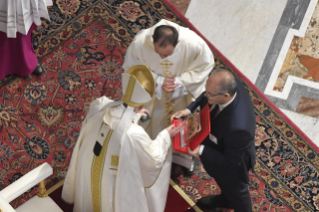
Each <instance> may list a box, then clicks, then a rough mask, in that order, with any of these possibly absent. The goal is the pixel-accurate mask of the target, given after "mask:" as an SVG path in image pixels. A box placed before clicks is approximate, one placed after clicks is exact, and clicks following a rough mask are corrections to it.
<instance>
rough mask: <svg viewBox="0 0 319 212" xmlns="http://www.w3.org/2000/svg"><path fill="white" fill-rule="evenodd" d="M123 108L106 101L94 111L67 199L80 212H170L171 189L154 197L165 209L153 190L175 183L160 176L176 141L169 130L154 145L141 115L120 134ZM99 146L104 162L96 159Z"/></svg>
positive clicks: (82, 139)
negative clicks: (167, 204) (151, 193)
mask: <svg viewBox="0 0 319 212" xmlns="http://www.w3.org/2000/svg"><path fill="white" fill-rule="evenodd" d="M122 103H123V102H122V101H119V102H113V101H112V100H110V99H108V98H106V97H101V98H99V99H97V100H95V101H94V102H92V103H91V105H90V110H89V112H88V114H87V117H86V119H85V121H84V122H83V125H82V128H81V132H80V135H79V138H78V140H77V143H76V145H75V147H74V150H73V154H72V158H71V162H70V166H69V170H68V173H67V176H66V178H65V183H64V186H63V191H62V199H63V200H65V201H66V202H69V203H74V210H73V211H74V212H163V211H164V207H165V202H166V196H167V190H168V187H165V186H162V188H159V189H158V190H157V192H156V194H154V195H156V198H158V199H157V200H158V201H159V202H162V203H163V202H164V205H163V206H159V205H158V204H157V202H153V201H154V199H153V198H152V197H150V196H149V195H148V193H147V190H148V189H150V188H152V186H153V185H154V184H155V183H160V184H162V185H168V181H169V177H168V178H167V179H159V178H158V176H159V173H161V171H163V170H162V169H163V165H164V162H165V161H167V156H168V152H169V149H170V146H171V138H170V136H169V133H168V131H167V130H166V129H164V130H163V131H161V132H160V133H159V135H158V136H157V137H156V139H154V140H152V139H151V138H150V137H149V136H148V134H147V133H146V132H145V130H144V129H143V128H142V127H141V126H139V125H138V121H139V119H140V116H139V115H138V114H136V113H133V114H132V117H131V119H130V120H128V121H130V122H132V124H131V125H130V127H129V128H128V129H127V131H126V132H125V133H123V134H116V133H115V132H116V128H117V127H118V126H117V125H118V124H119V122H120V121H121V117H122V115H123V113H124V111H125V107H124V106H123V104H122ZM109 105H110V106H109ZM121 140H122V143H120V141H121ZM97 141H98V142H99V143H102V144H103V145H102V148H101V150H100V153H99V155H98V156H97V155H96V154H95V153H94V148H95V146H96V143H97Z"/></svg>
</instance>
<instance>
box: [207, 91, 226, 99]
mask: <svg viewBox="0 0 319 212" xmlns="http://www.w3.org/2000/svg"><path fill="white" fill-rule="evenodd" d="M220 95H223V93H219V94H213V95H211V94H209V93H207V91H206V96H207V97H208V98H209V99H211V98H213V97H214V96H220Z"/></svg>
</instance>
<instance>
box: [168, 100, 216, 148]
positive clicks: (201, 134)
mask: <svg viewBox="0 0 319 212" xmlns="http://www.w3.org/2000/svg"><path fill="white" fill-rule="evenodd" d="M181 123H185V127H184V128H183V129H182V130H181V132H180V133H178V134H177V135H176V136H175V137H174V150H175V151H177V152H181V153H185V154H188V151H187V148H188V147H189V148H190V149H191V150H194V149H195V148H196V147H197V146H198V145H200V144H201V143H202V142H203V140H204V139H205V138H206V137H207V136H208V134H209V133H210V114H209V106H208V104H207V105H206V106H205V107H204V108H203V109H202V110H201V111H200V112H199V113H198V114H192V115H191V116H190V117H189V118H187V119H186V120H185V121H180V120H176V119H174V120H173V124H174V126H175V127H177V126H178V125H180V124H181ZM197 123H200V124H197ZM194 126H195V129H194Z"/></svg>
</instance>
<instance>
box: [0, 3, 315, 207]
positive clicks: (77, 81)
mask: <svg viewBox="0 0 319 212" xmlns="http://www.w3.org/2000/svg"><path fill="white" fill-rule="evenodd" d="M49 12H50V18H51V22H48V21H45V20H43V21H42V25H41V26H40V27H38V28H37V31H35V33H34V36H35V38H37V39H38V41H39V43H40V45H39V48H38V49H37V55H38V58H39V62H40V63H41V65H42V67H43V69H44V70H45V74H43V75H42V76H40V77H34V76H30V77H27V78H19V77H13V76H10V77H7V78H5V79H4V80H2V81H0V86H1V91H0V92H1V97H0V103H1V104H0V136H1V137H0V139H1V140H0V146H1V148H0V151H1V153H0V162H1V164H0V187H1V188H3V187H5V186H7V185H8V184H10V183H12V182H14V181H15V180H17V179H19V178H20V177H21V176H23V175H24V174H25V173H27V172H28V171H30V170H32V169H33V168H34V167H37V166H38V165H39V164H41V163H44V162H48V163H49V164H51V165H52V166H53V168H54V174H53V176H52V177H50V178H49V179H48V180H47V187H51V186H53V185H55V184H56V183H57V182H59V181H61V180H62V179H64V177H65V174H66V172H67V168H68V164H69V161H70V158H71V154H72V148H73V146H74V144H75V142H76V139H77V137H78V134H79V131H80V128H81V122H82V121H83V119H84V118H85V114H86V111H87V110H88V106H89V103H90V102H91V101H92V100H93V99H95V98H97V97H100V96H102V95H105V96H108V97H111V98H113V99H120V98H121V86H120V82H121V73H122V71H123V70H122V68H121V64H122V63H123V59H124V55H125V53H126V52H125V51H126V48H127V46H128V45H129V43H130V42H131V41H132V39H133V37H134V35H135V34H136V33H137V32H138V31H139V30H141V29H144V28H148V27H150V26H152V25H154V24H155V23H157V22H158V21H159V20H160V19H162V18H165V19H168V20H170V21H173V22H176V23H178V24H180V25H182V26H188V27H190V28H191V29H192V30H194V31H196V29H195V28H194V27H193V26H192V25H191V24H190V23H189V22H188V21H187V19H186V18H185V17H184V16H183V15H182V14H180V13H179V12H178V11H177V10H176V9H175V8H174V7H173V6H172V5H171V4H170V3H169V2H166V1H160V0H134V1H123V0H81V1H80V0H73V1H64V0H55V1H54V5H53V6H52V7H51V8H50V9H49ZM196 32H197V31H196ZM209 45H210V47H211V48H212V51H213V52H214V55H215V62H216V66H215V67H216V68H218V67H225V68H227V69H229V70H231V71H233V72H234V73H235V74H236V75H237V76H238V78H239V79H241V80H242V81H243V82H244V83H245V84H246V86H247V89H248V90H249V91H250V95H251V98H252V101H253V103H254V106H255V113H256V116H257V130H256V142H255V144H256V151H257V156H258V158H257V165H256V173H255V174H253V173H251V174H250V183H249V189H250V194H251V197H252V202H253V211H258V212H259V211H271V212H275V211H300V212H301V211H309V212H315V211H319V192H318V190H319V180H318V165H319V155H318V148H317V147H316V146H315V145H314V144H313V143H312V142H311V141H310V140H309V139H308V138H307V137H306V136H305V135H304V134H303V133H302V132H301V131H300V130H299V129H298V128H297V127H296V126H295V125H294V124H293V123H291V122H290V121H289V120H288V119H287V117H286V116H285V115H283V114H282V113H281V112H280V110H279V109H278V108H276V106H274V105H273V104H272V103H271V102H270V101H269V100H268V99H267V98H266V97H265V96H264V95H263V94H262V93H261V92H260V91H259V90H258V89H257V88H256V87H255V86H254V85H253V84H252V83H251V82H250V81H249V80H247V78H246V77H244V76H243V75H242V74H241V73H240V72H239V71H238V70H237V69H236V67H234V66H233V65H232V64H231V63H230V62H229V61H228V60H227V58H225V57H224V56H223V55H222V54H221V53H220V52H219V51H218V50H217V49H216V48H215V47H214V46H213V45H211V44H209ZM174 172H176V173H177V175H178V178H177V181H178V182H177V184H178V186H179V188H180V189H181V190H182V191H183V192H184V193H183V194H182V195H184V194H186V195H187V196H188V197H189V198H190V199H191V200H192V201H193V202H195V201H196V200H197V199H199V198H201V197H203V196H207V195H210V194H218V193H220V190H219V188H218V186H217V185H216V183H215V181H214V179H212V178H210V177H209V176H208V175H207V174H206V172H205V170H204V169H203V167H202V165H201V163H200V161H199V160H197V161H196V173H195V175H193V176H192V177H189V178H187V177H183V176H182V175H181V171H180V170H174ZM36 190H37V187H34V188H32V189H30V190H29V191H28V192H26V193H25V194H24V195H22V196H21V197H19V198H18V199H17V200H14V201H13V202H12V203H11V204H12V205H13V206H18V205H20V204H21V203H23V202H24V201H26V200H27V199H29V198H30V197H32V196H33V195H34V194H35V192H36ZM221 210H222V211H226V210H223V209H221Z"/></svg>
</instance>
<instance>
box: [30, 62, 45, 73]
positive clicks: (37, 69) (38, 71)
mask: <svg viewBox="0 0 319 212" xmlns="http://www.w3.org/2000/svg"><path fill="white" fill-rule="evenodd" d="M43 72H44V71H43V69H42V67H41V65H40V64H39V63H38V65H37V67H36V68H35V69H34V71H33V72H32V74H33V75H35V76H40V75H41V74H43Z"/></svg>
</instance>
